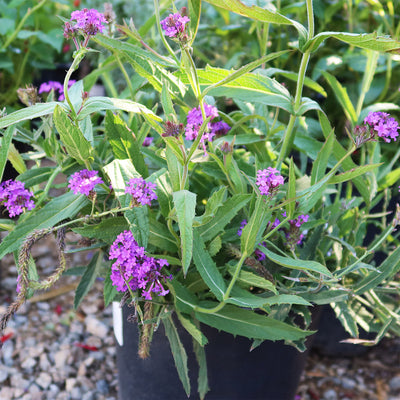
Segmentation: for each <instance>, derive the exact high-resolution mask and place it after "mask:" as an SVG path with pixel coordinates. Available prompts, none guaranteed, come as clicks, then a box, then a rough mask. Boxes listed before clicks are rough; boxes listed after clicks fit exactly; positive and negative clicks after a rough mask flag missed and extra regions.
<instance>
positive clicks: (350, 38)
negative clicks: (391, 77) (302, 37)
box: [303, 32, 400, 54]
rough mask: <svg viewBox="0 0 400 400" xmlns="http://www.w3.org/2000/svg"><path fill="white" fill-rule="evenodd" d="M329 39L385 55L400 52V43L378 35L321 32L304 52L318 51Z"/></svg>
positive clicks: (310, 41)
mask: <svg viewBox="0 0 400 400" xmlns="http://www.w3.org/2000/svg"><path fill="white" fill-rule="evenodd" d="M327 38H335V39H338V40H340V41H342V42H345V43H347V44H349V45H351V46H355V47H360V48H362V49H367V50H374V51H380V52H385V53H395V54H398V53H399V52H400V42H399V41H397V40H394V39H391V38H390V37H389V36H378V35H377V33H376V32H375V33H348V32H321V33H319V34H318V35H315V36H314V37H313V38H312V39H311V40H309V41H307V43H306V44H305V45H304V48H303V51H305V50H308V51H316V50H317V48H318V47H319V45H320V44H321V43H322V42H323V41H324V40H325V39H327Z"/></svg>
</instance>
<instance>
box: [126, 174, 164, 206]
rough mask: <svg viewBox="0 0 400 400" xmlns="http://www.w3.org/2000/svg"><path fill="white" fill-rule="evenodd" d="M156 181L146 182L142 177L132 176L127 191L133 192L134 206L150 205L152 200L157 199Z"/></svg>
mask: <svg viewBox="0 0 400 400" xmlns="http://www.w3.org/2000/svg"><path fill="white" fill-rule="evenodd" d="M156 188H157V185H156V184H155V183H151V182H146V181H145V180H144V179H143V178H142V177H140V178H132V179H130V180H129V182H128V185H127V187H126V188H125V193H128V194H131V195H132V197H133V206H138V205H145V204H147V205H150V204H151V200H156V199H157V195H156V193H155V190H156Z"/></svg>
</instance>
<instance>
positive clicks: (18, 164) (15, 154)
mask: <svg viewBox="0 0 400 400" xmlns="http://www.w3.org/2000/svg"><path fill="white" fill-rule="evenodd" d="M8 160H9V161H10V163H11V165H12V166H13V167H14V169H15V170H16V171H17V172H18V173H19V174H22V173H24V172H25V171H26V164H25V161H24V159H23V158H22V156H21V154H19V151H18V150H17V148H16V147H15V146H14V144H13V143H10V145H9V146H8Z"/></svg>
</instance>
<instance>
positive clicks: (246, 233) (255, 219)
mask: <svg viewBox="0 0 400 400" xmlns="http://www.w3.org/2000/svg"><path fill="white" fill-rule="evenodd" d="M265 210H266V206H265V202H264V198H263V196H262V195H261V196H257V200H256V204H255V207H254V211H253V213H252V214H251V218H250V220H249V221H248V223H247V224H246V226H245V227H244V229H243V231H242V236H241V238H240V242H241V251H242V253H246V254H247V255H250V254H252V253H253V251H254V248H255V246H256V245H257V244H258V242H259V240H260V239H261V234H262V231H263V230H264V229H265V225H264V213H265Z"/></svg>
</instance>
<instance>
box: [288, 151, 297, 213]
mask: <svg viewBox="0 0 400 400" xmlns="http://www.w3.org/2000/svg"><path fill="white" fill-rule="evenodd" d="M287 197H288V200H290V199H293V200H292V201H291V202H290V203H288V205H287V208H286V210H287V215H288V216H289V217H290V218H293V215H294V211H295V209H296V200H294V199H295V197H296V174H295V169H294V163H293V158H290V163H289V184H288V193H287Z"/></svg>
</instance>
